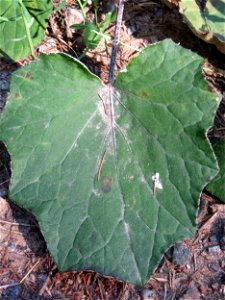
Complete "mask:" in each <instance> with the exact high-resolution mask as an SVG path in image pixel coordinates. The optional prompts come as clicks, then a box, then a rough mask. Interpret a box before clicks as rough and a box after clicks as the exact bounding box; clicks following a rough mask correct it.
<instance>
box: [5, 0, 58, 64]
mask: <svg viewBox="0 0 225 300" xmlns="http://www.w3.org/2000/svg"><path fill="white" fill-rule="evenodd" d="M21 4H22V5H21ZM52 8H53V5H52V1H51V0H22V1H21V3H20V0H1V1H0V31H1V35H0V53H1V55H5V56H8V57H10V58H11V59H13V60H17V59H19V58H24V57H26V56H27V55H29V54H31V49H30V46H31V45H30V44H29V36H28V34H27V31H26V26H27V29H28V32H29V33H30V36H31V39H32V43H33V45H34V46H36V45H38V44H39V43H40V42H41V41H42V40H43V38H44V32H45V27H46V25H47V20H48V18H49V15H50V13H51V11H52ZM25 23H26V24H25Z"/></svg>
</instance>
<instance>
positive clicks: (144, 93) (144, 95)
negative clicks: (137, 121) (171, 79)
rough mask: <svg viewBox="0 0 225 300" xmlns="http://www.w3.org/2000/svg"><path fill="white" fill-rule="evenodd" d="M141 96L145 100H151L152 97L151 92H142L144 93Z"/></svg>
mask: <svg viewBox="0 0 225 300" xmlns="http://www.w3.org/2000/svg"><path fill="white" fill-rule="evenodd" d="M141 96H142V97H144V98H149V97H150V94H149V92H147V91H142V92H141Z"/></svg>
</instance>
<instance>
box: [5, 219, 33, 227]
mask: <svg viewBox="0 0 225 300" xmlns="http://www.w3.org/2000/svg"><path fill="white" fill-rule="evenodd" d="M0 223H2V224H8V225H12V226H27V227H37V225H33V224H26V223H16V222H9V221H6V220H2V219H0Z"/></svg>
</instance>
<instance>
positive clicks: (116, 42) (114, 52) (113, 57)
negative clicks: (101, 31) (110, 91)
mask: <svg viewBox="0 0 225 300" xmlns="http://www.w3.org/2000/svg"><path fill="white" fill-rule="evenodd" d="M123 8H124V0H119V4H118V13H117V18H116V28H115V34H114V41H113V46H112V54H111V61H110V66H109V83H110V84H111V85H113V82H114V70H115V65H116V56H117V50H118V45H119V36H120V28H121V24H122V18H123Z"/></svg>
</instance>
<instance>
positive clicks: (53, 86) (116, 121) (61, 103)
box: [0, 40, 217, 285]
mask: <svg viewBox="0 0 225 300" xmlns="http://www.w3.org/2000/svg"><path fill="white" fill-rule="evenodd" d="M201 63H202V59H201V58H200V57H199V56H198V55H196V54H194V53H192V52H190V51H187V50H185V49H183V48H182V47H180V46H179V45H176V44H174V43H173V42H172V41H170V40H166V41H164V42H162V43H159V44H156V45H153V46H151V47H150V48H148V49H146V50H144V51H143V52H142V53H141V54H140V55H139V56H138V57H137V58H135V59H134V60H133V61H132V62H131V63H130V64H129V65H128V68H127V70H125V71H123V73H121V74H120V75H119V76H118V78H117V79H116V83H115V84H116V88H117V91H116V92H115V93H114V101H115V102H114V104H115V105H114V113H110V112H112V109H110V105H109V102H108V95H109V94H110V92H111V91H112V89H111V88H110V87H109V88H107V87H104V86H103V84H102V83H101V82H100V80H99V79H98V78H97V77H95V76H94V75H92V74H90V72H89V71H88V70H87V69H86V68H85V67H84V66H83V65H82V64H81V63H79V62H78V61H75V60H73V59H72V58H70V57H68V56H66V55H62V54H54V55H49V56H44V55H41V56H40V59H39V60H38V61H36V62H33V63H31V64H30V65H27V66H25V67H24V68H22V69H20V70H19V71H17V72H16V73H15V75H14V76H13V80H12V85H11V96H10V99H9V101H8V103H7V106H6V108H5V111H4V113H3V115H2V119H1V124H0V134H1V138H2V139H3V141H4V142H5V143H6V145H7V147H8V150H9V152H10V153H11V158H12V181H11V198H12V199H13V201H15V202H16V203H18V204H19V205H21V206H23V207H25V208H27V209H29V210H31V211H32V212H33V213H34V215H35V216H36V218H37V219H38V221H39V224H40V227H41V231H42V233H43V235H44V237H45V239H46V241H47V244H48V248H49V250H50V251H51V253H52V255H53V257H54V260H55V262H56V263H57V264H58V266H59V268H60V269H61V270H63V271H66V270H74V269H75V270H77V269H92V270H96V271H99V272H101V273H104V274H110V275H113V276H116V277H119V278H120V279H122V280H126V281H130V282H133V283H136V284H141V285H142V284H144V283H145V282H146V281H147V279H148V278H149V276H150V274H151V272H152V271H153V270H154V268H155V267H156V266H157V264H158V262H159V260H160V258H161V256H162V254H163V253H164V251H165V250H166V249H167V248H168V247H169V246H170V245H171V244H173V243H175V242H176V241H178V240H180V239H183V238H187V237H189V236H191V235H192V234H193V233H194V231H195V217H196V210H197V208H198V199H199V194H200V192H201V190H202V188H203V187H204V185H205V184H206V183H207V182H208V181H209V180H210V179H211V178H212V177H213V176H215V174H216V173H217V166H216V163H215V159H214V156H213V153H212V150H211V148H210V146H209V144H208V141H207V139H206V137H205V132H206V129H207V128H208V127H209V125H210V124H211V123H212V120H213V116H214V112H215V109H216V106H217V101H216V99H217V95H216V94H214V93H212V92H211V91H210V90H209V89H208V86H207V83H206V82H205V81H204V80H203V78H202V75H201ZM119 94H120V96H119ZM157 177H158V178H157ZM157 179H158V181H157Z"/></svg>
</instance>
